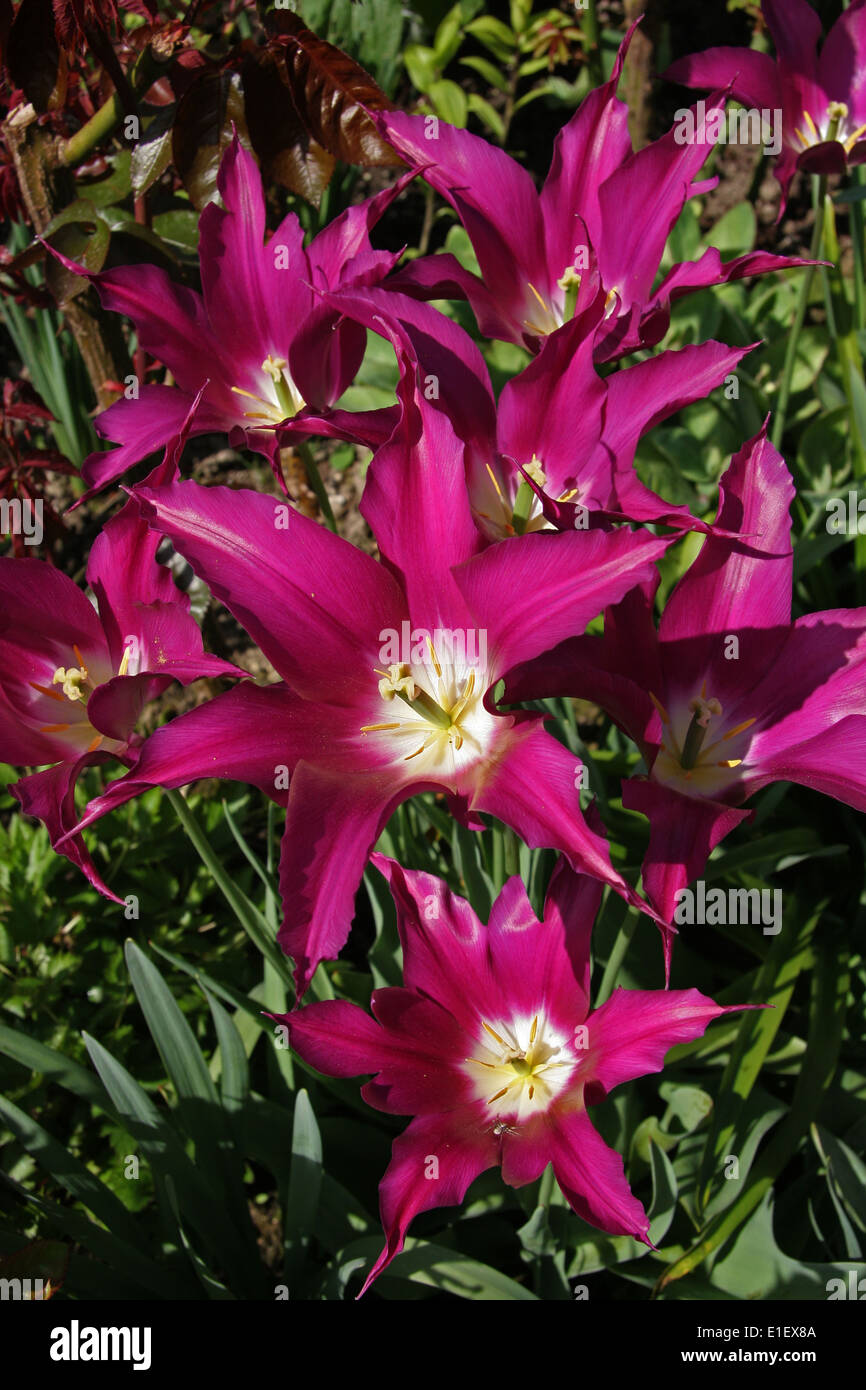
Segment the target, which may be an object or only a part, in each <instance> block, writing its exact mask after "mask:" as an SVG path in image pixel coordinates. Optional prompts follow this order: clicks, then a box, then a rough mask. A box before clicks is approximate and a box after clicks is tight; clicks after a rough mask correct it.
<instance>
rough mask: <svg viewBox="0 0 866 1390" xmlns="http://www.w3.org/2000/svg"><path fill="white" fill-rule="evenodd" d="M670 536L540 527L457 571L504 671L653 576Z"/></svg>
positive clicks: (497, 668)
mask: <svg viewBox="0 0 866 1390" xmlns="http://www.w3.org/2000/svg"><path fill="white" fill-rule="evenodd" d="M670 544H671V540H670V539H663V540H660V539H658V538H657V537H655V536H650V535H637V534H633V533H632V532H631V531H627V530H620V531H616V532H610V533H608V532H603V531H573V532H571V533H570V534H566V533H562V534H553V533H551V532H536V533H534V534H531V535H526V536H516V537H514V538H513V539H511V540H508V541H505V542H503V543H502V544H500V545H493V546H490V547H489V549H487V550H486V551H484V552H483V553H482V554H481V555H477V556H475V557H474V558H473V559H471V560H469V561H467V563H465V564H463V565H460V566H459V567H458V568H457V569H455V571H454V578H455V579H456V581H457V584H458V586H459V588H460V590H461V592H462V594H463V596H464V598H465V599H466V602H467V604H468V606H469V608H470V610H471V611H472V613H473V615H474V617H475V620H476V622H477V623H478V624H479V625H480V626H481V627H482V628H484V629H486V631H487V649H488V653H489V655H490V669H491V671H492V672H493V673H495V677H494V678H496V677H499V676H504V675H505V674H506V672H507V671H510V670H511V669H512V667H514V666H517V665H518V664H520V663H521V662H527V661H531V660H532V658H534V657H537V656H540V655H541V653H542V652H545V651H548V650H549V649H550V648H551V647H554V646H555V645H556V644H557V643H558V642H561V641H563V640H564V639H565V638H567V637H571V636H573V635H574V633H575V632H582V631H583V629H584V628H585V627H586V626H587V624H588V623H590V622H591V621H592V619H593V618H595V617H597V616H598V614H599V613H601V612H602V611H603V609H605V608H606V607H608V605H610V604H613V603H618V602H619V601H620V600H621V599H622V598H623V597H624V596H625V595H626V594H627V593H628V592H629V590H630V589H633V588H634V587H635V585H636V584H642V583H646V582H648V581H650V580H652V579H653V578H655V575H656V570H655V562H656V560H658V559H660V558H661V556H662V555H663V554H664V553H665V551H666V550H667V548H668V546H669V545H670Z"/></svg>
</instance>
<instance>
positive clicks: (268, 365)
mask: <svg viewBox="0 0 866 1390" xmlns="http://www.w3.org/2000/svg"><path fill="white" fill-rule="evenodd" d="M261 370H262V391H263V392H264V394H263V395H257V394H256V392H254V391H245V390H244V389H243V387H241V386H233V387H232V390H233V391H234V392H235V394H236V395H238V396H246V397H247V399H248V400H251V401H254V402H255V404H256V405H257V406H258V407H259V409H257V410H245V411H244V419H245V420H249V421H251V423H252V425H253V427H257V428H259V429H273V427H274V426H275V425H281V424H282V422H283V421H284V420H288V419H290V418H291V417H292V416H293V415H297V413H298V411H299V410H303V408H304V406H305V405H306V401H305V400H304V398H303V396H302V395H301V393H300V391H299V390H298V388H297V386H296V385H295V383H294V381H293V380H292V374H291V372H290V371H289V364H288V362H287V361H286V359H285V357H276V356H274V355H272V354H271V353H268V355H267V357H266V358H265V360H264V362H263V363H262V366H261Z"/></svg>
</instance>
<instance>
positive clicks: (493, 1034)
mask: <svg viewBox="0 0 866 1390" xmlns="http://www.w3.org/2000/svg"><path fill="white" fill-rule="evenodd" d="M481 1027H482V1028H483V1029H484V1030H485V1032H487V1033H489V1034H490V1036H491V1038H495V1039H496V1041H497V1042H498V1043H499V1045H500V1047H508V1043H507V1042H506V1041H505V1039H504V1038H500V1036H499V1034H498V1033H497V1032H496V1030H495V1028H491V1027H490V1024H489V1023H485V1022H484V1020H483V1019H482V1020H481Z"/></svg>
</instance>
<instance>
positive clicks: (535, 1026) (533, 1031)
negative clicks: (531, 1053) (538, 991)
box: [529, 1014, 538, 1047]
mask: <svg viewBox="0 0 866 1390" xmlns="http://www.w3.org/2000/svg"><path fill="white" fill-rule="evenodd" d="M537 1032H538V1014H536V1015H535V1018H534V1019H533V1020H532V1027H531V1028H530V1030H529V1046H530V1047H531V1046H532V1044H533V1043H534V1042H535V1035H536V1033H537Z"/></svg>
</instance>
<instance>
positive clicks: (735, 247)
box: [704, 202, 758, 257]
mask: <svg viewBox="0 0 866 1390" xmlns="http://www.w3.org/2000/svg"><path fill="white" fill-rule="evenodd" d="M757 227H758V223H757V218H756V216H755V209H754V208H753V207H752V204H751V203H748V202H744V203H737V204H736V206H735V207H732V208H729V209H728V211H727V212H726V213H725V214H724V216H722V217H720V218H719V220H718V222H717V223H716V224H715V226H714V227H711V228H710V230H709V231H708V232H707V234H706V236H705V237H704V244H705V245H706V246H715V247H716V249H717V250H719V251H721V253H722V255H723V256H725V257H729V256H741V255H744V254H745V252H747V251H751V249H752V247H753V246H754V244H755V236H756V234H757Z"/></svg>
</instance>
